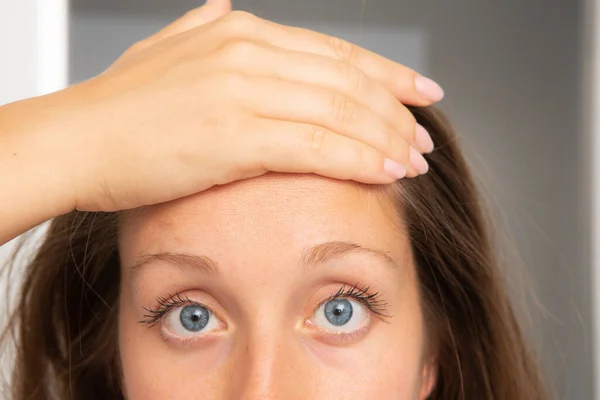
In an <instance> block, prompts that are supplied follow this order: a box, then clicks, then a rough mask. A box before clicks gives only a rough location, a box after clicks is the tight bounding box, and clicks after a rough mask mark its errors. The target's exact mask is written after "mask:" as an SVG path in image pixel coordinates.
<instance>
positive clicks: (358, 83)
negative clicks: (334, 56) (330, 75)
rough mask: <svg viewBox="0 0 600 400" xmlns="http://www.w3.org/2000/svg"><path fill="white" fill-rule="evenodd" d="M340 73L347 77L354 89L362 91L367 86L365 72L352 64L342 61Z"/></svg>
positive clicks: (351, 87)
mask: <svg viewBox="0 0 600 400" xmlns="http://www.w3.org/2000/svg"><path fill="white" fill-rule="evenodd" d="M339 74H340V76H343V77H344V78H345V79H346V82H347V84H348V86H349V88H350V90H352V91H357V92H362V91H363V90H364V88H365V80H366V79H365V74H364V73H363V72H362V71H361V70H360V69H359V68H357V67H355V66H353V65H352V64H347V63H340V64H339Z"/></svg>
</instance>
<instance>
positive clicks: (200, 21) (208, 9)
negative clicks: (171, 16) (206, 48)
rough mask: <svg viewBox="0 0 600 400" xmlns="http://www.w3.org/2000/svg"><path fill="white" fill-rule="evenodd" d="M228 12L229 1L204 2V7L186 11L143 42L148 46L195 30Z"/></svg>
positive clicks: (213, 0) (207, 0) (208, 0)
mask: <svg viewBox="0 0 600 400" xmlns="http://www.w3.org/2000/svg"><path fill="white" fill-rule="evenodd" d="M230 11H231V0H206V3H204V5H202V6H201V7H198V8H194V9H193V10H190V11H188V12H187V13H185V14H184V15H183V16H182V17H181V18H179V19H177V20H176V21H175V22H172V23H171V24H169V25H167V26H166V27H164V28H163V29H161V30H160V31H158V32H157V33H155V34H154V35H152V36H150V37H148V38H147V39H145V40H144V42H145V43H147V44H148V45H152V44H154V43H156V42H158V41H160V40H163V39H166V38H168V37H170V36H174V35H177V34H179V33H182V32H185V31H188V30H190V29H194V28H197V27H199V26H201V25H204V24H207V23H209V22H211V21H214V20H215V19H218V18H221V17H222V16H224V15H226V14H228V13H229V12H230Z"/></svg>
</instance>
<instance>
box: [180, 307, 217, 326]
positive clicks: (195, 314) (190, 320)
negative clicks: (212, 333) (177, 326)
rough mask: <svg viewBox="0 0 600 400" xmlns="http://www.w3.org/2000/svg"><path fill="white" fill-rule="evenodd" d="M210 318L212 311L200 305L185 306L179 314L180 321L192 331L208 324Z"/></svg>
mask: <svg viewBox="0 0 600 400" xmlns="http://www.w3.org/2000/svg"><path fill="white" fill-rule="evenodd" d="M209 318H210V312H209V311H208V310H207V309H206V308H204V307H202V306H199V305H190V306H185V307H183V309H182V310H181V313H180V314H179V321H180V322H181V325H183V326H184V328H185V329H187V330H188V331H190V332H199V331H201V330H202V329H203V328H204V327H205V326H206V325H207V324H208V320H209Z"/></svg>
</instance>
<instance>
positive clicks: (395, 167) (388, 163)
mask: <svg viewBox="0 0 600 400" xmlns="http://www.w3.org/2000/svg"><path fill="white" fill-rule="evenodd" d="M383 170H384V171H385V172H386V173H387V174H388V175H390V176H392V177H394V178H396V179H402V178H404V177H405V176H406V168H404V167H403V166H402V165H401V164H398V163H397V162H396V161H394V160H390V159H389V158H386V159H385V160H383Z"/></svg>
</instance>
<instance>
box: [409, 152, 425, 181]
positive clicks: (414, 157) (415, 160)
mask: <svg viewBox="0 0 600 400" xmlns="http://www.w3.org/2000/svg"><path fill="white" fill-rule="evenodd" d="M410 163H411V164H412V166H413V167H414V168H415V169H416V170H417V171H418V172H419V174H421V175H423V174H426V173H427V171H429V164H427V160H425V157H423V156H422V155H421V153H419V151H418V150H417V149H414V148H412V147H411V148H410Z"/></svg>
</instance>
